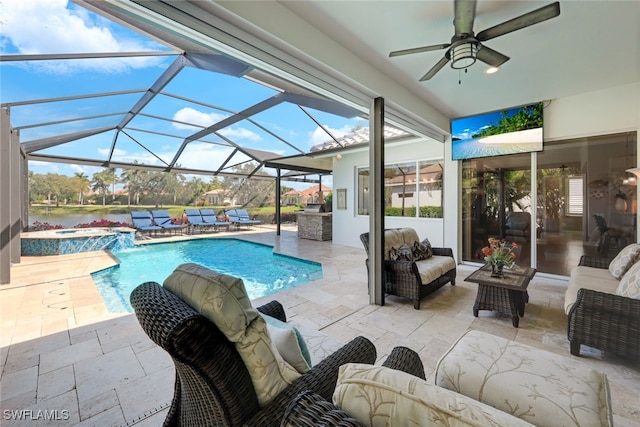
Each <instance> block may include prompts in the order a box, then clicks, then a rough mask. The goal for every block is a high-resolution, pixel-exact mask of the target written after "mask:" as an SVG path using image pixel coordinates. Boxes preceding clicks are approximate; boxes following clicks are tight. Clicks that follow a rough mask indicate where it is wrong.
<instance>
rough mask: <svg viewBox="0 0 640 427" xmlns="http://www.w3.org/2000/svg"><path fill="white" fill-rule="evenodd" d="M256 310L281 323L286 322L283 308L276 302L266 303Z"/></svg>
mask: <svg viewBox="0 0 640 427" xmlns="http://www.w3.org/2000/svg"><path fill="white" fill-rule="evenodd" d="M256 310H258V311H259V312H260V313H262V314H266V315H267V316H271V317H273V318H275V319H278V320H280V321H281V322H286V321H287V315H286V314H285V313H284V307H282V304H280V303H279V302H278V301H275V300H273V301H271V302H268V303H266V304H265V305H262V306H260V307H257V308H256Z"/></svg>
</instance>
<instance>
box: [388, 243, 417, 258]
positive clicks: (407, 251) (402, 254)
mask: <svg viewBox="0 0 640 427" xmlns="http://www.w3.org/2000/svg"><path fill="white" fill-rule="evenodd" d="M389 259H391V260H392V261H413V251H412V250H411V248H410V247H409V245H407V244H406V243H403V244H402V245H401V246H400V247H399V248H398V249H396V248H394V247H391V250H390V251H389Z"/></svg>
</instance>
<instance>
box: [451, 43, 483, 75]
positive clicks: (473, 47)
mask: <svg viewBox="0 0 640 427" xmlns="http://www.w3.org/2000/svg"><path fill="white" fill-rule="evenodd" d="M477 54H478V45H477V44H476V43H473V42H470V43H460V44H459V45H456V46H453V47H452V48H451V68H454V69H456V70H460V69H463V68H467V67H470V66H472V65H473V64H474V63H475V62H476V56H477Z"/></svg>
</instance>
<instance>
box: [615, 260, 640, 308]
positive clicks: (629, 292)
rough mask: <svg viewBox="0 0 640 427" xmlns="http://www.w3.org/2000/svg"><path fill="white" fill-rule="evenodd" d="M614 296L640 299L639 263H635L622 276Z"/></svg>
mask: <svg viewBox="0 0 640 427" xmlns="http://www.w3.org/2000/svg"><path fill="white" fill-rule="evenodd" d="M616 294H618V295H620V296H621V297H627V298H633V299H640V262H636V263H635V264H633V265H632V266H631V268H630V269H629V270H628V271H627V272H626V273H625V274H624V276H622V279H620V284H619V285H618V288H617V289H616Z"/></svg>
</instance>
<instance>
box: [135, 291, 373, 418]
mask: <svg viewBox="0 0 640 427" xmlns="http://www.w3.org/2000/svg"><path fill="white" fill-rule="evenodd" d="M130 299H131V305H132V306H133V308H134V310H135V314H136V316H137V318H138V320H139V322H140V325H141V326H142V328H143V329H144V331H145V332H146V333H147V335H148V336H149V337H150V338H151V339H152V340H153V341H154V342H155V343H156V344H158V345H159V346H160V347H161V348H163V349H164V350H165V351H167V352H168V353H169V354H170V355H171V357H172V359H173V361H174V364H175V369H176V381H175V390H174V396H173V401H172V404H171V408H170V410H169V413H168V415H167V418H166V420H165V422H164V425H165V426H178V425H180V426H183V425H189V426H211V425H219V426H240V425H247V426H278V425H280V421H281V420H282V417H283V415H284V412H285V409H286V407H287V405H288V403H289V402H290V401H291V400H292V399H293V398H294V397H295V396H297V395H298V394H299V393H301V392H303V391H305V390H311V391H313V392H315V393H317V394H318V395H320V396H322V397H324V398H325V399H331V395H332V394H333V391H334V388H335V385H336V381H337V377H338V369H339V367H340V366H341V365H343V364H344V363H348V362H358V363H374V362H375V360H376V350H375V347H374V345H373V344H372V343H371V342H370V341H369V340H367V339H366V338H364V337H357V338H355V339H353V340H352V341H351V342H349V343H347V344H346V345H344V346H343V347H341V348H340V349H339V350H337V351H335V352H334V353H332V354H331V355H329V356H328V357H327V358H325V359H324V360H322V361H321V362H320V363H318V364H317V365H315V366H313V367H312V368H311V369H310V370H309V371H307V372H306V373H304V374H302V375H301V376H300V377H299V378H297V379H296V380H295V381H294V382H293V383H292V384H290V385H289V386H287V388H285V389H284V390H283V391H282V392H280V393H279V394H278V395H277V396H276V397H275V398H274V399H273V400H271V401H270V402H269V403H268V404H267V405H264V406H260V405H259V403H258V399H257V397H256V392H255V390H254V387H253V384H252V379H251V377H250V374H249V371H248V369H247V367H246V366H245V364H244V363H243V360H242V358H241V357H240V355H239V354H238V351H237V350H236V347H235V346H234V344H233V343H231V342H230V341H229V340H228V339H227V338H226V337H225V335H224V334H223V333H222V332H221V331H220V329H218V328H217V327H216V325H215V324H214V323H213V322H212V321H210V320H209V319H207V318H206V317H204V316H203V315H201V314H200V313H199V312H198V311H196V310H195V309H194V308H192V307H191V306H190V305H188V304H187V303H186V302H185V301H183V300H182V299H181V298H179V297H178V296H176V295H175V294H174V293H172V292H170V291H169V290H167V289H166V288H165V287H163V286H160V285H159V284H157V283H155V282H147V283H143V284H141V285H139V286H138V287H137V288H136V289H135V290H134V291H133V293H132V294H131V298H130ZM258 310H259V311H260V312H261V313H263V314H267V315H269V316H271V317H273V318H276V319H279V320H281V321H283V322H286V316H285V312H284V309H283V307H282V305H281V304H280V303H278V302H277V301H272V302H271V303H269V304H266V305H264V306H262V307H259V308H258Z"/></svg>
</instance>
